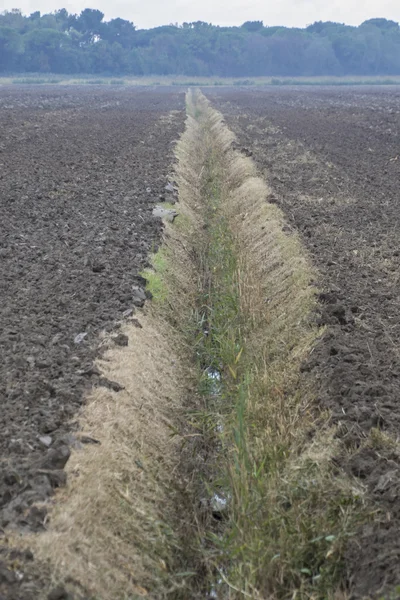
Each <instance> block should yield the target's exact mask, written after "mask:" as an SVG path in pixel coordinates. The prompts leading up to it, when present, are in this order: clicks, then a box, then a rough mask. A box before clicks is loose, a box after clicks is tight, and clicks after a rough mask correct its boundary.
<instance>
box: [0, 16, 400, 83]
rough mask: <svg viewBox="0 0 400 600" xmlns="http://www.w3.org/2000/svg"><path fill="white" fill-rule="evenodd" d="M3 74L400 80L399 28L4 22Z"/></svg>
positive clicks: (380, 22) (377, 23)
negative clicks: (144, 26)
mask: <svg viewBox="0 0 400 600" xmlns="http://www.w3.org/2000/svg"><path fill="white" fill-rule="evenodd" d="M0 72H1V73H10V74H11V73H19V72H20V73H29V72H34V73H39V72H40V73H60V74H61V73H63V74H79V73H82V74H83V73H84V74H91V73H93V74H104V75H105V74H110V75H122V74H126V75H192V76H211V75H212V76H220V77H243V76H246V77H247V76H253V77H255V76H262V75H265V76H301V75H306V76H313V75H349V74H350V75H395V74H400V27H399V24H398V23H396V22H394V21H390V20H387V19H379V18H377V19H370V20H368V21H365V22H364V23H362V24H361V25H360V26H358V27H352V26H349V25H345V24H342V23H334V22H330V21H329V22H322V21H320V22H315V23H313V24H312V25H309V26H308V27H306V28H304V29H300V28H288V27H268V26H265V25H264V23H263V22H262V21H248V22H246V23H243V25H242V26H240V27H219V26H215V25H212V24H210V23H205V22H202V21H198V22H194V23H183V24H182V25H177V24H175V25H166V26H162V27H155V28H153V29H137V28H136V27H135V25H134V24H133V23H132V22H130V21H127V20H125V19H120V18H116V19H111V20H110V21H105V20H104V14H103V13H102V12H101V11H100V10H95V9H89V8H86V9H85V10H83V11H82V12H81V13H80V14H79V15H77V14H70V13H68V11H67V10H66V9H64V8H63V9H61V10H57V11H55V12H53V13H49V14H43V15H42V14H41V13H40V12H39V11H37V12H34V13H32V14H30V15H29V16H28V15H24V14H22V12H21V11H20V10H18V9H13V10H11V11H6V12H3V13H1V14H0Z"/></svg>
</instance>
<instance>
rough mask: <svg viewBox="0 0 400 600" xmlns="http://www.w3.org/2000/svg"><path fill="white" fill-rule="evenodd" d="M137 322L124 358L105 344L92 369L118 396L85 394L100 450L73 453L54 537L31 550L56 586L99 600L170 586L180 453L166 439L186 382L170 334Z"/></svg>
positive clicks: (147, 321) (89, 425)
mask: <svg viewBox="0 0 400 600" xmlns="http://www.w3.org/2000/svg"><path fill="white" fill-rule="evenodd" d="M140 321H141V324H142V326H143V329H140V328H137V327H136V326H135V325H134V324H127V325H125V326H124V327H123V329H122V331H123V333H125V334H126V335H128V337H129V346H128V348H119V347H112V346H113V344H111V345H110V348H109V349H108V350H107V352H106V353H105V355H104V358H103V359H102V360H101V361H99V367H100V369H101V370H102V372H103V373H104V375H105V376H106V377H108V378H109V379H111V380H113V381H118V382H119V383H120V384H122V385H123V386H124V388H125V389H124V390H123V391H121V392H119V393H115V392H113V391H109V390H107V389H105V388H97V389H94V390H93V392H92V393H91V394H90V396H89V398H88V403H87V406H86V407H85V409H84V411H83V414H82V416H81V419H80V426H81V427H82V430H83V432H84V433H85V434H87V435H89V436H90V437H93V438H95V439H96V440H99V441H100V442H101V443H100V444H93V445H87V446H85V448H84V449H80V450H76V451H75V452H73V454H72V457H71V459H70V461H69V462H68V465H67V470H68V475H69V484H68V487H67V488H66V489H65V490H64V491H62V492H61V493H60V494H58V496H57V497H56V502H55V504H54V507H53V510H52V512H51V527H50V529H49V531H48V532H47V533H46V534H44V535H41V536H39V537H37V538H36V539H35V540H34V544H35V550H36V555H37V557H38V558H41V559H46V560H48V561H50V563H51V566H52V568H53V571H54V573H55V577H56V578H60V579H63V580H65V579H70V580H75V581H78V582H79V584H80V585H81V586H83V587H84V588H85V589H86V590H87V592H89V593H90V594H91V595H92V596H93V597H95V598H98V599H100V598H101V599H102V600H103V599H104V600H111V599H112V600H115V599H116V598H118V600H120V599H121V600H122V599H123V598H136V597H141V596H151V597H154V598H157V599H158V598H162V597H164V594H166V592H167V591H168V590H169V591H171V588H172V589H174V588H173V586H174V585H177V582H176V581H174V578H173V576H172V575H171V571H173V569H174V568H175V566H176V565H175V564H174V555H175V554H177V553H178V551H179V547H180V540H179V535H178V534H177V531H176V523H177V513H178V514H179V507H180V506H181V504H182V502H181V498H180V497H179V489H178V487H177V480H178V482H179V461H180V446H179V443H178V438H174V439H172V437H171V432H172V431H174V430H176V428H177V421H178V416H179V414H181V413H182V405H183V404H184V402H185V401H186V398H187V396H188V393H190V392H189V391H188V385H189V383H190V381H191V373H190V370H188V367H187V365H185V364H184V363H182V360H181V357H180V348H181V344H182V341H181V340H180V339H179V338H178V337H177V336H176V333H175V332H174V331H173V330H172V328H171V327H170V326H168V325H166V324H165V322H163V321H162V320H160V319H158V318H156V317H155V316H154V315H152V314H151V313H150V314H147V315H141V316H140ZM188 382H189V383H188ZM174 527H175V531H174ZM72 587H73V586H72Z"/></svg>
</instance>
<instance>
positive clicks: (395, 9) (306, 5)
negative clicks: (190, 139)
mask: <svg viewBox="0 0 400 600" xmlns="http://www.w3.org/2000/svg"><path fill="white" fill-rule="evenodd" d="M16 7H17V8H20V9H21V10H22V12H24V13H28V14H30V13H31V12H34V11H36V10H40V11H41V12H42V13H44V12H53V11H54V10H57V9H59V8H66V9H67V10H68V11H69V12H72V13H79V12H80V11H81V10H82V9H83V8H98V9H100V10H101V11H103V12H104V13H105V18H106V20H109V19H112V18H114V17H121V18H123V19H128V20H129V21H133V22H134V23H135V25H136V26H137V27H139V28H148V27H155V26H157V25H167V24H169V23H183V22H184V21H187V22H190V21H207V22H210V23H214V24H215V25H241V24H242V23H243V22H244V21H253V20H262V21H264V24H265V25H286V26H290V27H293V26H297V27H304V26H306V25H308V24H310V23H313V22H314V21H339V22H343V23H347V24H349V25H359V24H360V23H362V22H363V21H365V20H366V19H370V18H373V17H385V18H386V19H393V20H394V21H400V2H399V0H275V1H274V2H268V0H112V1H110V0H94V1H93V0H72V1H71V0H70V1H68V2H64V1H63V0H0V11H2V10H10V9H12V8H16Z"/></svg>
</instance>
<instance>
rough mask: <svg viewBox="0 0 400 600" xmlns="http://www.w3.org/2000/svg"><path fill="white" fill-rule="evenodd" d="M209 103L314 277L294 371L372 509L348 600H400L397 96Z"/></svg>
mask: <svg viewBox="0 0 400 600" xmlns="http://www.w3.org/2000/svg"><path fill="white" fill-rule="evenodd" d="M206 93H207V94H208V95H210V94H209V91H208V90H207V92H206ZM211 94H212V101H213V102H214V104H215V105H216V107H217V108H218V109H219V110H221V111H222V112H223V114H224V115H225V117H226V120H227V123H228V125H229V126H230V127H231V128H232V129H233V130H234V131H235V133H236V134H237V139H238V144H239V148H241V149H242V151H243V152H245V153H247V154H248V153H252V154H253V157H254V159H255V160H256V162H257V164H258V166H259V168H260V170H261V171H262V172H263V173H264V174H265V176H266V178H267V180H268V181H269V183H270V187H271V195H270V198H269V199H270V200H271V201H272V202H276V203H277V204H279V206H281V207H282V209H283V210H284V212H285V213H286V215H287V217H288V219H289V222H290V224H291V226H292V227H293V229H294V230H295V231H297V232H299V233H300V235H301V237H302V239H303V241H304V243H305V245H306V247H307V248H308V250H309V252H310V254H311V256H312V260H313V262H314V264H315V265H316V266H317V267H318V269H319V273H320V278H319V281H318V282H317V284H318V287H319V289H320V290H321V294H320V297H319V300H320V315H319V322H320V323H321V324H325V325H327V331H326V334H325V335H324V336H323V338H322V340H321V342H320V343H319V345H318V347H317V348H316V350H315V351H314V353H313V354H312V360H310V361H309V362H308V363H307V364H306V365H304V370H306V371H310V372H312V373H313V375H314V376H315V377H316V379H317V382H318V388H319V400H320V403H321V406H322V407H327V408H329V409H330V410H331V412H332V415H333V420H334V421H335V422H336V423H338V424H339V432H340V435H341V436H342V438H343V441H344V443H345V445H346V446H347V447H348V448H349V449H351V450H352V453H351V455H352V458H351V459H348V458H346V457H344V456H343V457H341V458H340V461H341V464H342V466H343V468H344V469H346V470H347V471H348V472H349V473H350V474H351V475H353V476H355V477H357V478H360V479H361V480H362V482H363V483H364V484H365V486H366V488H367V489H368V490H369V494H370V499H371V501H372V502H373V503H376V505H377V507H378V509H379V510H378V512H377V514H376V516H375V519H374V522H373V523H371V524H368V525H365V526H363V528H362V530H361V531H359V532H358V534H357V536H355V538H354V539H353V541H352V542H351V543H350V544H349V548H348V554H347V565H346V566H347V571H348V576H347V587H348V590H349V592H350V596H351V597H352V598H357V599H359V598H367V597H370V598H377V597H382V596H383V595H384V594H389V593H390V594H393V595H391V596H390V598H400V593H399V591H395V588H396V586H399V584H400V534H399V531H400V457H399V451H398V444H397V443H396V442H397V440H398V438H399V433H400V233H399V232H400V90H399V89H398V88H390V89H389V88H379V89H376V88H375V89H368V88H357V89H355V88H352V89H343V88H340V89H339V88H329V89H312V90H310V89H307V90H304V88H303V89H301V88H299V89H269V90H262V91H252V90H235V91H234V90H222V91H217V90H215V91H212V92H211ZM371 432H372V436H371ZM382 432H383V433H384V434H386V433H387V434H390V436H391V437H392V439H394V440H395V443H393V444H391V443H390V441H386V442H385V439H384V438H383V439H382Z"/></svg>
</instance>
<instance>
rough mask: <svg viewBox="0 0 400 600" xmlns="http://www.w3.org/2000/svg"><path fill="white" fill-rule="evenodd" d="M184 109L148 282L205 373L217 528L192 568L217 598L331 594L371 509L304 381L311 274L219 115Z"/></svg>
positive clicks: (206, 487) (205, 440) (205, 108)
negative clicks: (175, 199)
mask: <svg viewBox="0 0 400 600" xmlns="http://www.w3.org/2000/svg"><path fill="white" fill-rule="evenodd" d="M187 104H188V115H189V116H188V125H187V130H186V132H185V134H184V135H183V137H182V140H181V142H180V144H179V146H178V150H177V156H178V160H179V162H178V166H177V178H178V184H179V198H180V203H179V205H178V206H179V208H178V211H179V213H180V216H179V217H178V219H177V225H176V226H168V229H167V237H166V241H165V245H164V246H163V248H162V249H161V251H160V253H159V254H158V255H156V256H155V258H154V270H153V271H150V272H149V273H148V274H147V277H148V279H149V287H150V290H151V291H152V292H153V294H154V297H155V300H156V302H157V301H158V304H159V306H160V310H162V311H165V314H166V315H167V317H168V318H169V319H170V320H171V322H172V323H173V324H174V326H175V327H177V328H178V329H179V330H180V331H181V332H182V334H183V335H184V336H186V339H188V342H189V343H190V345H191V346H192V347H193V359H194V360H195V362H196V363H197V365H198V371H199V383H200V385H199V389H200V392H201V393H202V397H203V406H204V408H203V411H201V412H200V413H196V414H194V415H192V419H191V422H192V425H193V427H194V428H195V430H196V431H197V432H198V433H200V434H201V439H202V441H201V442H199V441H197V442H196V443H197V448H198V449H199V448H201V447H202V452H199V454H202V456H203V457H205V456H206V458H205V459H204V461H203V464H202V468H201V469H199V468H198V469H197V474H198V475H199V474H200V477H197V481H195V484H194V485H195V487H196V486H197V492H195V493H194V497H195V496H196V493H197V496H200V500H202V501H203V504H204V496H205V495H206V498H207V501H206V503H207V505H208V506H209V507H210V510H211V513H212V515H213V517H214V522H213V521H210V519H208V520H207V519H203V520H201V519H200V518H198V519H197V523H202V524H203V527H201V526H200V527H199V530H198V541H199V542H200V543H199V544H198V548H197V550H196V552H197V555H198V557H197V563H198V564H203V566H205V567H206V573H207V579H208V588H209V590H210V589H211V591H212V593H213V594H214V595H215V596H216V597H221V598H223V597H229V598H236V597H237V598H239V597H240V598H241V597H251V598H266V597H268V598H288V597H291V596H292V594H300V597H313V598H327V597H333V596H334V594H335V593H336V592H337V591H338V590H339V589H340V588H341V585H342V582H343V579H344V569H343V567H344V565H343V552H344V549H345V546H346V541H347V539H348V537H349V536H351V535H352V533H353V528H354V527H355V526H356V524H357V523H358V522H359V520H360V519H362V518H365V515H366V509H365V507H364V501H363V489H362V488H361V486H360V485H359V484H358V483H356V482H355V481H353V480H352V479H350V478H348V477H347V476H346V475H345V474H344V473H342V472H340V471H339V470H338V469H337V468H336V467H335V464H334V461H333V458H334V457H335V455H336V454H337V453H338V452H340V448H339V442H338V440H337V439H336V437H335V429H334V428H332V427H330V426H329V418H328V417H329V415H327V414H317V411H316V408H315V406H314V393H313V386H312V382H311V381H310V380H308V379H307V378H306V376H303V375H302V374H301V369H300V366H301V363H302V361H303V360H304V359H305V358H306V357H307V356H308V355H309V354H310V352H312V348H313V345H314V343H315V342H316V340H317V339H318V336H319V335H320V332H319V330H318V328H317V327H316V326H314V325H313V320H312V314H313V309H314V302H315V300H314V298H315V289H314V288H313V286H312V284H311V282H312V280H313V275H314V274H313V270H312V268H311V266H310V264H309V261H308V258H307V256H306V254H305V251H304V250H303V248H302V247H301V244H300V242H299V240H298V239H297V237H296V236H295V235H293V234H292V233H287V232H286V231H285V229H287V228H286V227H285V221H284V218H283V215H282V213H281V211H280V210H279V209H278V208H277V207H276V206H275V205H271V204H268V203H267V202H266V197H267V195H268V189H267V186H266V184H265V183H264V182H263V181H262V180H261V179H260V178H259V177H258V176H257V173H256V170H255V167H254V166H253V163H252V161H251V160H250V159H249V158H246V157H244V156H242V155H241V154H239V153H238V152H236V151H235V150H233V148H232V142H233V135H232V134H231V133H230V131H229V130H228V129H227V127H226V126H225V125H224V123H223V118H222V116H221V115H220V114H219V113H217V112H216V111H215V110H213V109H212V108H211V107H210V105H209V103H208V102H207V100H206V99H205V98H204V96H202V95H201V94H200V93H198V92H196V93H195V92H189V94H188V98H187ZM178 299H179V300H178ZM201 444H202V446H201ZM205 449H206V451H205ZM192 492H193V490H192ZM200 504H201V503H200ZM215 521H217V523H215ZM203 586H204V582H203Z"/></svg>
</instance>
